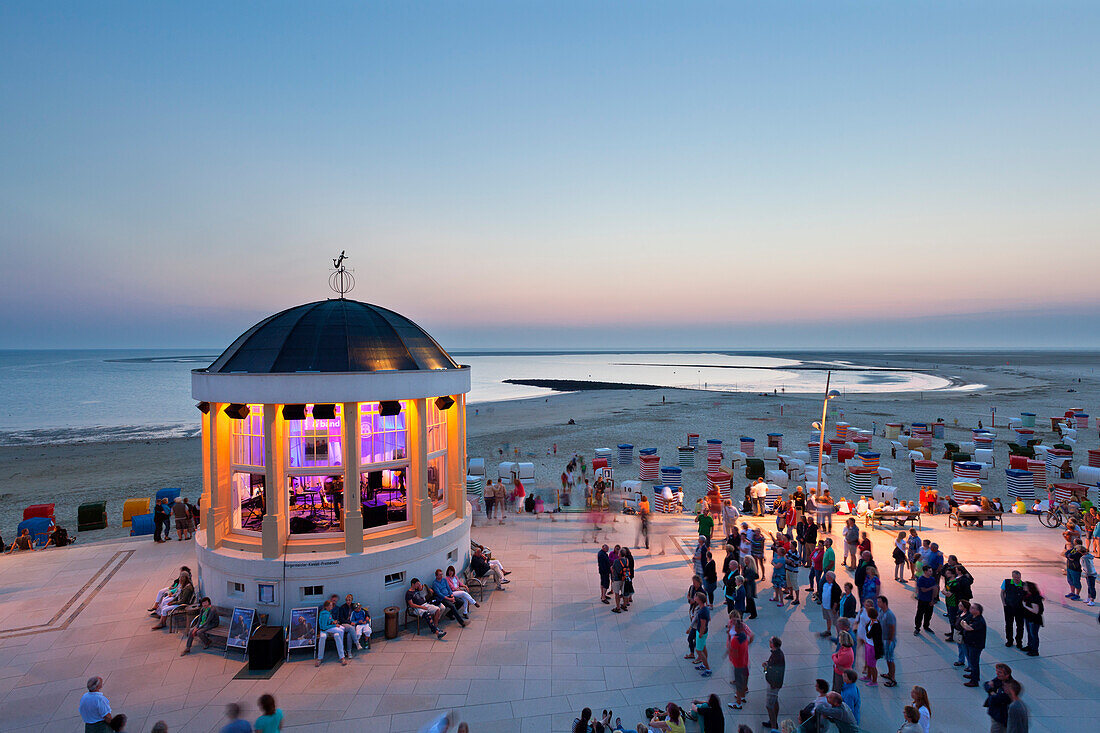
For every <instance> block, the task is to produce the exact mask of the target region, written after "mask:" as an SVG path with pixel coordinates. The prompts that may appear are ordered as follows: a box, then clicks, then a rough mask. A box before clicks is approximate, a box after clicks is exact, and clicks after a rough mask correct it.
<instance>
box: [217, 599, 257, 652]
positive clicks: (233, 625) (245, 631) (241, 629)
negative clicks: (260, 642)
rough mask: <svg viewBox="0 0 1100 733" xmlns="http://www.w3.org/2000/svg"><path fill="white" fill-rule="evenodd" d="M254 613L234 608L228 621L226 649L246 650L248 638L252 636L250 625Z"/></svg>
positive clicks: (246, 609) (252, 610)
mask: <svg viewBox="0 0 1100 733" xmlns="http://www.w3.org/2000/svg"><path fill="white" fill-rule="evenodd" d="M255 618H256V611H255V610H254V609H251V608H234V609H233V616H232V617H231V618H230V620H229V636H227V637H226V639H225V648H226V649H230V648H233V649H244V650H246V651H247V649H248V638H249V637H250V636H251V635H252V623H253V621H254V620H255Z"/></svg>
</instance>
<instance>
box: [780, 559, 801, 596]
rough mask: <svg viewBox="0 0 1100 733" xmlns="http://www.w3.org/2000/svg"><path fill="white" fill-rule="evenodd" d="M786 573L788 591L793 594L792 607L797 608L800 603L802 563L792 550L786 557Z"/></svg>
mask: <svg viewBox="0 0 1100 733" xmlns="http://www.w3.org/2000/svg"><path fill="white" fill-rule="evenodd" d="M784 560H785V563H786V564H785V568H784V569H785V571H786V578H785V580H786V584H787V591H788V592H789V593H790V594H791V605H792V606H797V605H798V604H799V603H800V599H799V594H800V588H799V587H798V570H799V568H801V567H802V561H801V560H800V559H799V557H798V555H797V554H796V553H795V551H794V549H793V548H791V549H790V550H788V551H787V553H786V555H785V556H784Z"/></svg>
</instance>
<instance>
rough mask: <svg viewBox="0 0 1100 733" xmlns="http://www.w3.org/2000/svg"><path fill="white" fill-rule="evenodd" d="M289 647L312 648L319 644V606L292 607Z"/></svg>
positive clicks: (288, 635)
mask: <svg viewBox="0 0 1100 733" xmlns="http://www.w3.org/2000/svg"><path fill="white" fill-rule="evenodd" d="M286 638H287V649H291V650H292V649H312V648H314V647H316V646H317V607H316V606H311V607H308V608H292V609H291V610H290V631H289V633H288V634H287V637H286Z"/></svg>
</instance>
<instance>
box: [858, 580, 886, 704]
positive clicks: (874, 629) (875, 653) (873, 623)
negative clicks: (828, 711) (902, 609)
mask: <svg viewBox="0 0 1100 733" xmlns="http://www.w3.org/2000/svg"><path fill="white" fill-rule="evenodd" d="M867 602H868V608H867V618H868V622H867V639H866V642H865V646H864V647H863V650H864V655H863V656H864V664H865V666H866V668H867V677H866V678H865V679H864V681H865V682H866V683H867V686H868V687H877V686H878V660H879V659H880V658H881V657H882V624H880V623H879V620H878V610H877V609H876V608H875V607H874V606H872V605H870V602H871V599H870V598H868V599H867ZM857 722H858V721H857Z"/></svg>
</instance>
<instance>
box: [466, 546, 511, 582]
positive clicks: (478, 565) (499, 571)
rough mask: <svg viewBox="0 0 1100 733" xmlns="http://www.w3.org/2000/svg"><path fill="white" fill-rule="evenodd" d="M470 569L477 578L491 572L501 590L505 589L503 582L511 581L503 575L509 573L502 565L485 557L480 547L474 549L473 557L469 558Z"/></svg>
mask: <svg viewBox="0 0 1100 733" xmlns="http://www.w3.org/2000/svg"><path fill="white" fill-rule="evenodd" d="M470 569H471V570H473V571H474V575H475V576H477V577H478V578H483V577H485V576H486V575H488V574H489V573H492V574H493V580H495V581H496V582H497V585H498V586H500V589H501V590H505V588H504V584H505V583H510V582H512V581H510V580H508V579H507V578H505V577H504V576H505V575H510V574H511V573H510V572H509V571H507V570H505V569H504V566H503V565H501V564H500V561H499V560H489V559H487V558H486V557H485V553H484V552H482V550H481V548H480V547H478V548H475V549H474V554H473V557H471V558H470Z"/></svg>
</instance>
